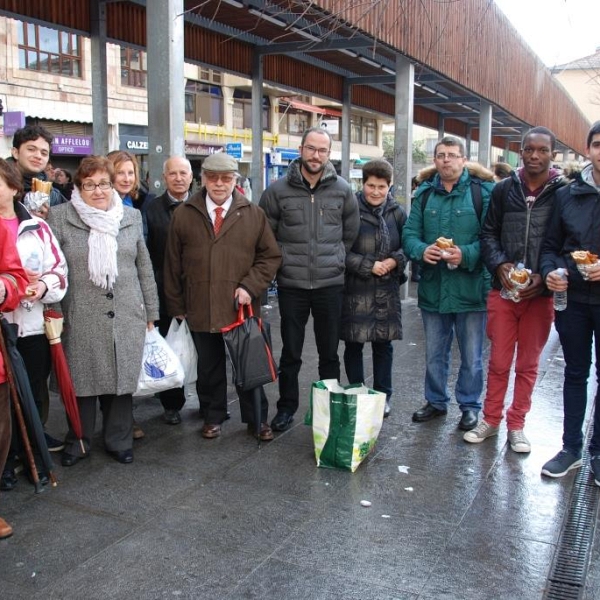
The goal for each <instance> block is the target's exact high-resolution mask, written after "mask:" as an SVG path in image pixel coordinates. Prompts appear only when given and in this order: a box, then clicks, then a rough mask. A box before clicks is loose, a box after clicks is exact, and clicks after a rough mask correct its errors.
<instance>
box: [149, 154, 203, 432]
mask: <svg viewBox="0 0 600 600" xmlns="http://www.w3.org/2000/svg"><path fill="white" fill-rule="evenodd" d="M192 176H193V175H192V165H191V164H190V161H189V160H187V159H186V158H183V157H181V156H171V157H170V158H168V159H167V160H166V161H165V163H164V165H163V179H164V182H165V186H166V188H167V189H166V191H165V193H164V194H161V195H160V196H157V197H154V198H152V199H151V200H150V202H149V203H148V205H147V207H146V223H147V226H148V236H147V238H146V245H147V246H148V252H149V253H150V260H151V261H152V268H153V269H154V279H155V280H156V287H157V289H158V300H159V314H160V318H159V321H158V330H159V331H160V334H161V335H162V336H166V335H167V333H168V332H169V326H170V324H171V318H170V317H169V315H168V312H167V304H166V301H165V293H164V275H163V271H164V264H165V247H166V244H167V234H168V232H169V225H170V224H171V217H172V216H173V212H174V211H175V209H176V208H177V207H178V206H180V205H181V203H182V202H185V201H186V200H187V199H188V197H189V189H190V185H191V184H192ZM159 398H160V403H161V404H162V406H163V409H164V411H165V414H164V420H165V423H167V424H168V425H177V424H179V423H181V415H180V414H179V411H180V410H181V409H182V408H183V405H184V404H185V394H184V390H183V387H180V388H175V389H172V390H166V391H164V392H160V394H159Z"/></svg>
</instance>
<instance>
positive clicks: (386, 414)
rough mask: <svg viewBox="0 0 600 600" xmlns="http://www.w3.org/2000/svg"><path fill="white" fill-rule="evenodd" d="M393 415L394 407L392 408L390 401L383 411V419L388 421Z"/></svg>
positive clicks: (386, 402) (386, 403) (387, 401)
mask: <svg viewBox="0 0 600 600" xmlns="http://www.w3.org/2000/svg"><path fill="white" fill-rule="evenodd" d="M391 413H392V407H391V406H390V402H389V400H386V401H385V408H384V409H383V418H384V419H387V418H388V417H389V416H390V414H391Z"/></svg>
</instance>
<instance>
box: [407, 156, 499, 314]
mask: <svg viewBox="0 0 600 600" xmlns="http://www.w3.org/2000/svg"><path fill="white" fill-rule="evenodd" d="M472 176H473V177H475V178H478V179H480V180H482V181H481V182H480V185H481V197H482V204H483V211H482V214H481V219H480V220H478V218H477V213H476V211H475V207H474V205H473V200H472V198H471V185H470V184H471V177H472ZM493 187H494V183H493V176H492V173H491V172H490V171H488V170H487V169H485V168H483V167H482V166H481V165H478V164H475V163H469V164H467V166H466V167H465V169H464V170H463V173H462V175H461V177H460V179H459V180H458V182H457V183H456V184H455V185H454V187H453V188H452V190H451V191H450V192H447V191H446V190H445V189H444V188H443V186H442V185H441V183H440V178H439V175H438V174H437V172H436V174H435V175H434V176H433V177H431V178H429V179H427V180H426V181H424V182H423V183H422V184H421V185H420V187H419V188H418V189H417V192H416V194H415V197H414V199H413V202H412V208H411V211H410V215H409V217H408V220H407V222H406V224H405V226H404V229H403V235H402V244H403V247H404V252H405V254H406V255H407V256H408V257H409V258H410V260H418V261H420V265H421V280H420V282H419V307H420V308H421V309H423V310H427V311H430V312H437V313H461V312H471V311H481V310H486V298H487V294H488V292H489V289H490V274H489V272H488V271H487V269H486V268H485V266H484V264H483V262H482V260H481V255H480V251H479V232H480V231H481V223H483V221H484V219H485V214H486V212H487V208H488V205H489V201H490V195H491V192H492V189H493ZM430 188H431V190H432V191H431V193H430V194H429V198H428V200H427V203H426V206H425V210H423V207H422V201H423V193H424V192H425V190H428V189H430ZM440 236H443V237H446V238H452V239H453V240H454V243H455V244H456V245H457V246H460V249H461V251H462V262H461V264H460V265H459V266H458V268H457V269H454V270H451V269H448V267H447V264H446V262H445V261H442V260H441V261H439V262H438V263H437V264H436V265H430V264H428V263H426V262H424V261H423V253H424V252H425V248H427V246H430V245H431V244H433V243H434V242H435V240H436V239H437V238H438V237H440Z"/></svg>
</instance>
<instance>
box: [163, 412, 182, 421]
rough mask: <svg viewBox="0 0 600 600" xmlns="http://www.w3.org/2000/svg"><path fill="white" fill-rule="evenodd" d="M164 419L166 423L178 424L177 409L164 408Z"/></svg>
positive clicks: (178, 415)
mask: <svg viewBox="0 0 600 600" xmlns="http://www.w3.org/2000/svg"><path fill="white" fill-rule="evenodd" d="M164 419H165V423H166V424H167V425H179V423H181V415H180V414H179V411H178V410H174V409H173V410H171V409H167V410H165V415H164Z"/></svg>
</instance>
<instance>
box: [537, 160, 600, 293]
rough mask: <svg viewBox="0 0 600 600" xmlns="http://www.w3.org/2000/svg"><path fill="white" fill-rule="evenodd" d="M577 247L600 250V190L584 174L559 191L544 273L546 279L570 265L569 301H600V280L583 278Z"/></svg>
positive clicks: (545, 245)
mask: <svg viewBox="0 0 600 600" xmlns="http://www.w3.org/2000/svg"><path fill="white" fill-rule="evenodd" d="M588 168H590V167H588ZM575 250H589V251H590V252H593V253H594V254H600V192H599V191H598V190H597V189H596V188H594V187H592V186H591V185H589V184H587V183H586V182H585V181H584V180H583V179H582V176H581V175H578V176H577V177H576V179H575V181H573V183H571V184H570V185H568V186H565V187H564V188H562V189H561V190H560V191H559V192H558V194H557V195H556V203H555V206H554V210H553V211H552V216H551V218H550V223H549V224H548V231H547V233H546V238H545V240H544V243H543V245H542V255H541V258H540V273H541V275H542V277H543V278H544V279H546V276H547V275H548V273H550V271H554V269H557V268H558V267H566V268H568V269H569V287H568V290H567V301H571V300H573V301H575V302H582V303H584V304H600V283H599V282H590V281H585V280H584V279H583V277H582V276H581V274H580V273H579V271H578V270H577V267H576V265H575V261H574V260H573V258H572V257H571V252H573V251H575Z"/></svg>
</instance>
